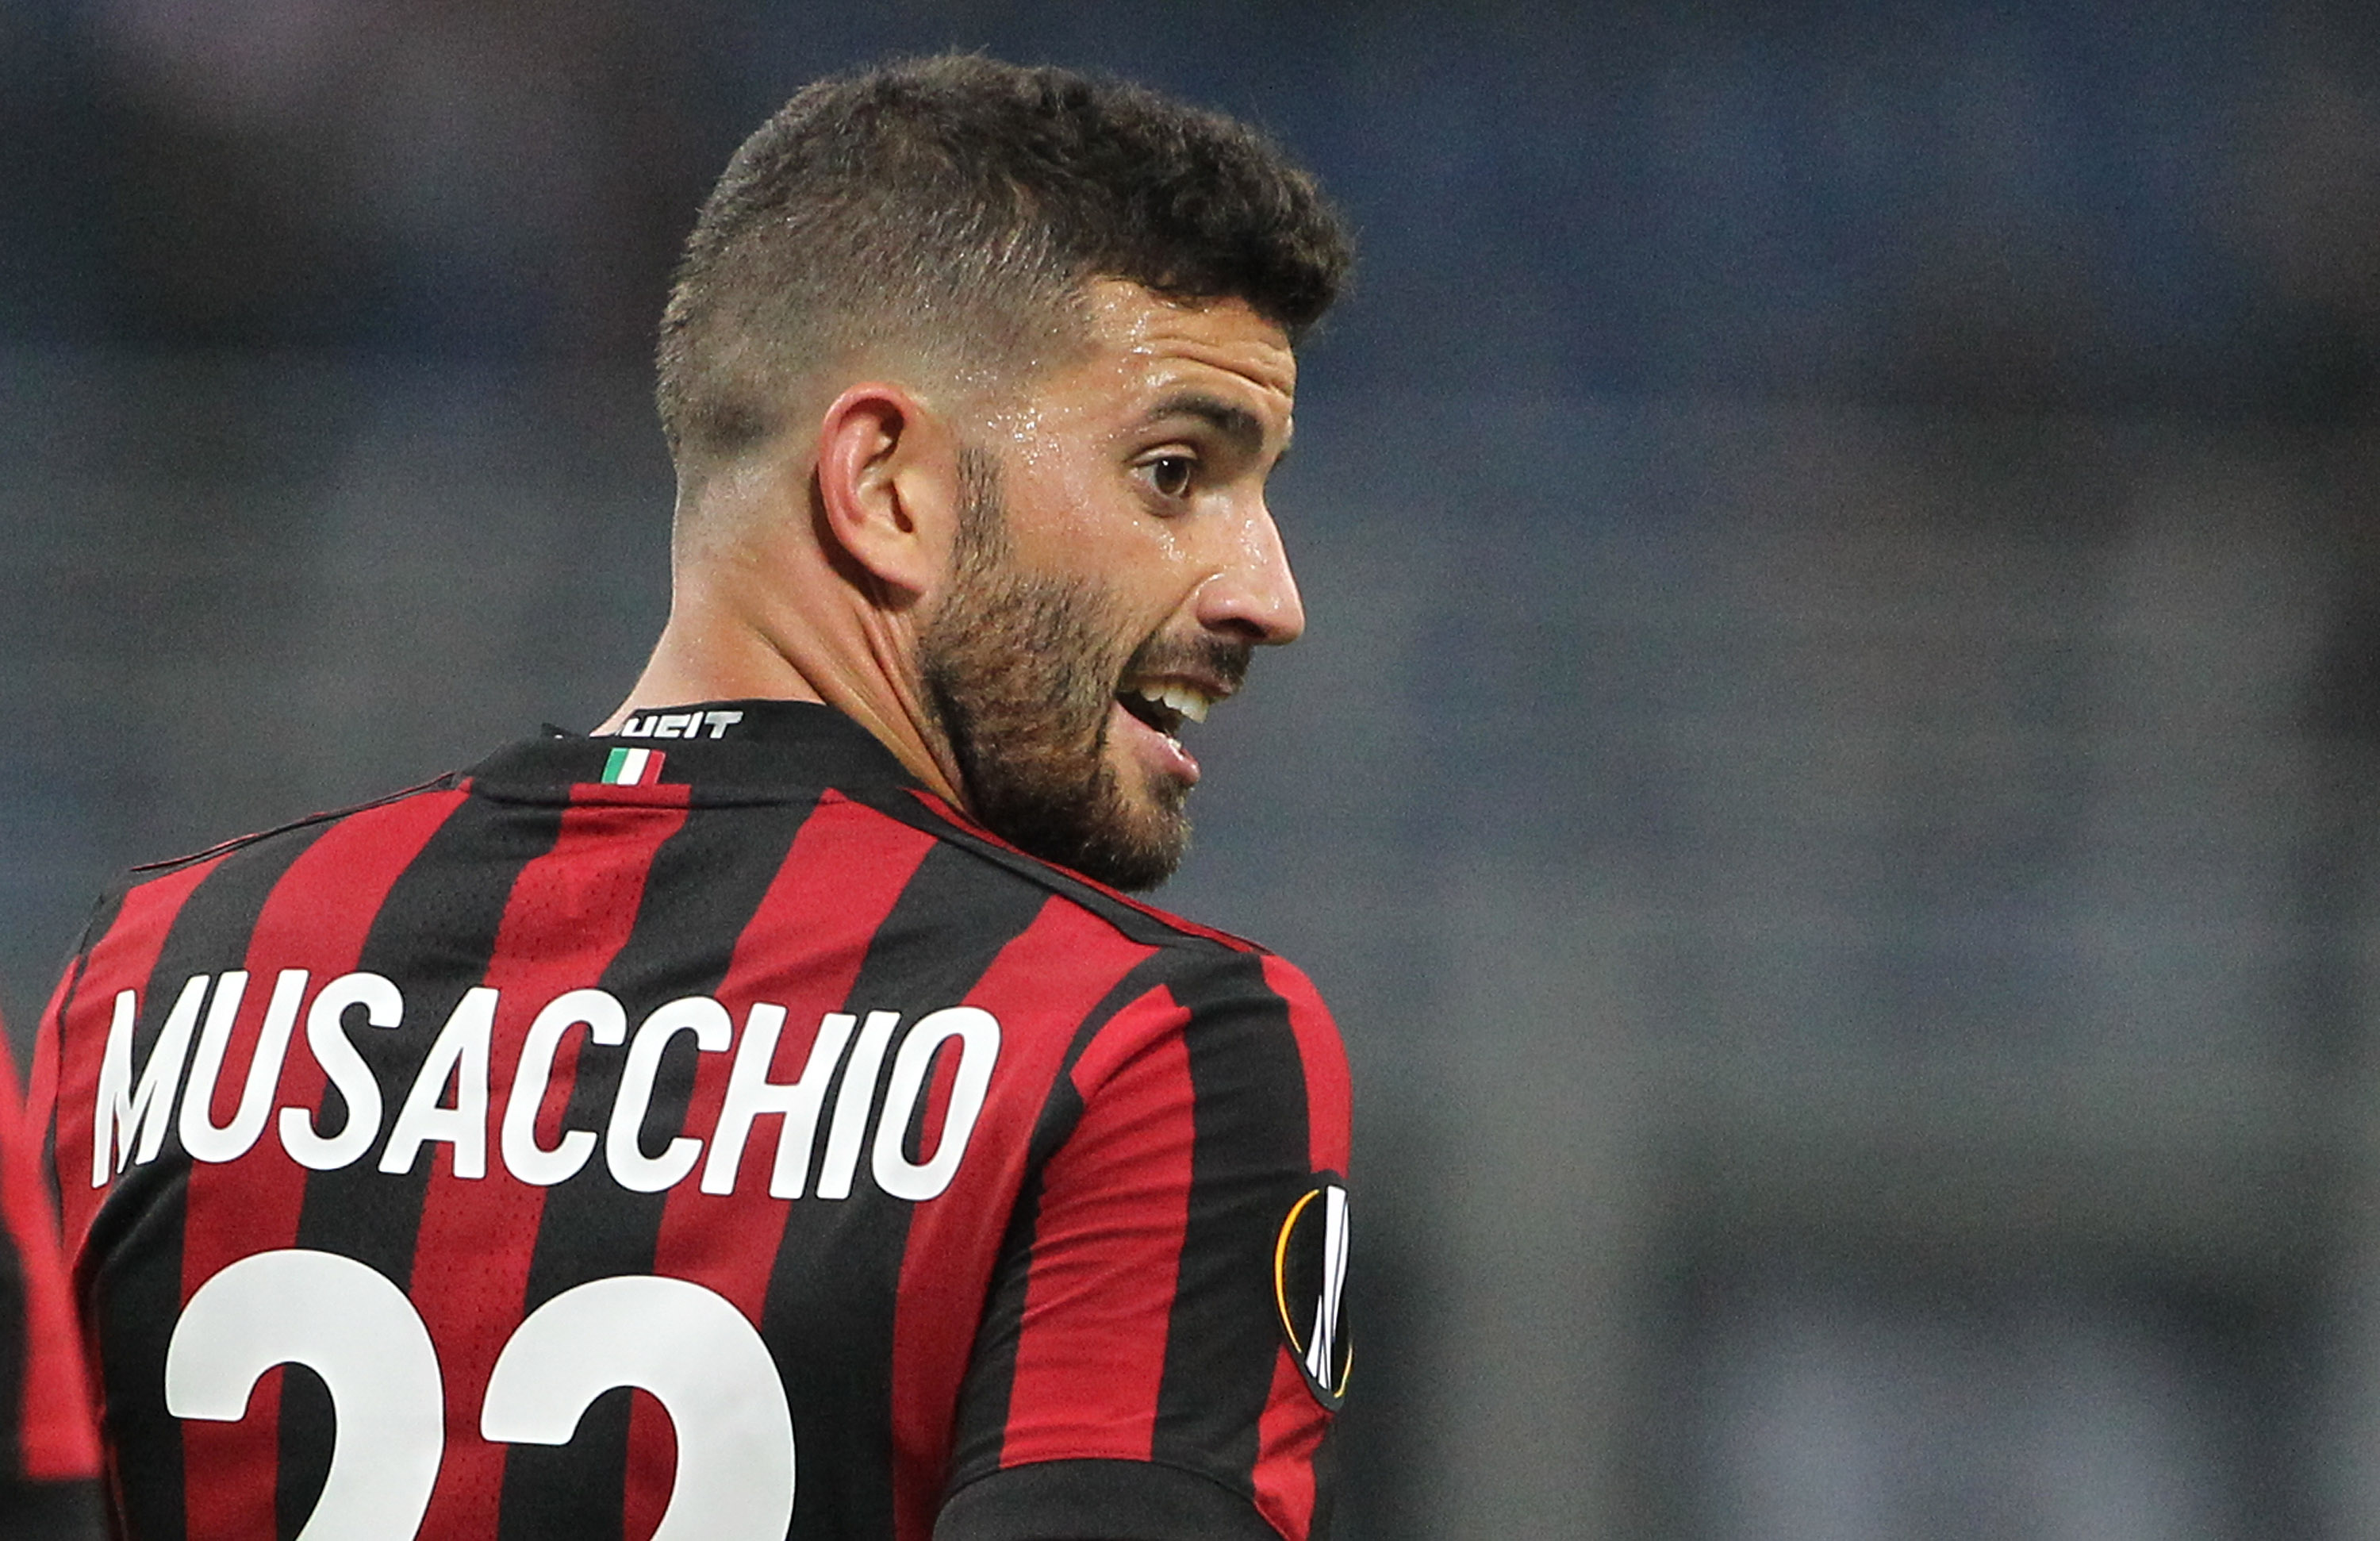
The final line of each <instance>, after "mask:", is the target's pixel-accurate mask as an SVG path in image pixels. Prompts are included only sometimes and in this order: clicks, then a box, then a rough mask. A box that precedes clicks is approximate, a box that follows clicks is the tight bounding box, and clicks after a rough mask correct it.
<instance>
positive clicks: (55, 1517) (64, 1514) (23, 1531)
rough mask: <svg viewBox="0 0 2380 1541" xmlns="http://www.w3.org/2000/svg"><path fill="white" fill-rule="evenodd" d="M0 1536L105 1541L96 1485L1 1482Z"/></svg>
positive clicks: (23, 1540) (22, 1540) (14, 1540)
mask: <svg viewBox="0 0 2380 1541" xmlns="http://www.w3.org/2000/svg"><path fill="white" fill-rule="evenodd" d="M0 1535H6V1536H7V1537H8V1541H104V1537H105V1536H106V1535H107V1527H106V1525H105V1524H104V1523H103V1522H102V1520H101V1511H100V1501H99V1484H98V1483H96V1482H88V1481H86V1482H19V1481H16V1480H12V1479H6V1478H0Z"/></svg>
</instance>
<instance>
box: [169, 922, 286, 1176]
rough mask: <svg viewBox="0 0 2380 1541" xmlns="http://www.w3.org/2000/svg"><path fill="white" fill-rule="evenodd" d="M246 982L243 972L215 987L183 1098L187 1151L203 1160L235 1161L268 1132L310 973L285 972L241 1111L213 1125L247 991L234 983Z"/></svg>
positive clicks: (246, 1084)
mask: <svg viewBox="0 0 2380 1541" xmlns="http://www.w3.org/2000/svg"><path fill="white" fill-rule="evenodd" d="M235 979H237V980H238V981H240V982H241V984H242V985H245V984H246V983H247V979H248V977H247V976H246V975H244V974H226V975H225V976H224V977H223V980H222V982H221V983H219V984H217V985H216V986H215V1000H214V1005H213V1006H212V1008H211V1009H209V1011H208V1012H207V1025H206V1027H205V1028H204V1029H203V1030H202V1031H201V1032H200V1034H199V1052H198V1056H197V1057H196V1058H195V1059H193V1060H192V1061H191V1062H190V1085H189V1089H188V1091H185V1092H184V1093H183V1094H182V1123H181V1135H182V1148H183V1149H185V1150H187V1151H188V1152H189V1153H190V1159H193V1160H198V1161H235V1160H237V1159H239V1158H240V1157H242V1156H244V1155H246V1154H248V1147H249V1146H252V1145H254V1144H255V1143H256V1139H257V1136H258V1135H261V1134H263V1133H264V1121H265V1119H266V1118H268V1117H269V1116H271V1114H272V1112H273V1089H274V1085H275V1083H277V1082H278V1081H279V1080H280V1079H281V1062H282V1059H283V1058H284V1057H285V1055H286V1054H287V1053H288V1052H289V1034H290V1031H291V1029H293V1028H295V1027H296V1026H297V1006H298V1003H299V1002H300V1001H304V1000H305V999H306V971H305V970H304V969H302V968H285V969H283V970H282V971H281V977H279V978H277V979H275V980H273V1003H272V1004H271V1005H269V1006H267V1007H265V1009H264V1031H263V1033H262V1035H261V1037H258V1039H257V1041H256V1057H255V1058H254V1059H252V1060H250V1061H249V1065H248V1079H247V1081H246V1082H244V1083H242V1085H241V1086H240V1089H239V1107H238V1108H237V1110H235V1111H234V1112H233V1113H232V1115H231V1122H229V1123H226V1124H222V1125H218V1124H217V1123H216V1122H215V1121H214V1106H213V1105H214V1099H215V1082H216V1081H217V1080H218V1079H219V1078H220V1077H221V1076H222V1074H223V1063H224V1054H225V1050H228V1049H229V1048H230V1046H231V1027H232V1021H233V1019H234V1018H235V1017H237V1015H238V1013H239V998H240V996H241V994H242V993H243V992H242V991H241V990H239V989H233V988H232V981H233V980H235Z"/></svg>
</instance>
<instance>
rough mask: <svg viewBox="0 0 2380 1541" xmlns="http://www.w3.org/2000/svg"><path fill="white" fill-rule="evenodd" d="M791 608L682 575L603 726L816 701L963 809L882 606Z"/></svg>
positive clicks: (953, 774)
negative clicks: (779, 608) (693, 706)
mask: <svg viewBox="0 0 2380 1541" xmlns="http://www.w3.org/2000/svg"><path fill="white" fill-rule="evenodd" d="M764 591H765V589H764ZM790 608H791V611H792V613H788V614H781V615H774V616H771V615H767V614H755V613H752V612H750V611H748V610H747V609H744V608H742V607H739V606H736V605H735V604H732V603H728V602H723V601H722V600H721V598H720V597H719V596H717V595H716V594H715V593H714V592H712V591H711V590H710V588H709V587H708V586H706V585H703V584H700V583H698V582H688V581H686V575H684V574H681V575H680V583H679V590H678V597H677V600H676V601H675V602H674V603H673V605H672V607H671V610H670V618H669V623H668V625H664V626H663V627H662V635H661V639H660V641H659V642H657V643H656V644H655V645H654V648H653V652H652V657H651V658H650V660H648V661H646V664H645V668H644V672H643V673H641V674H639V675H638V676H637V683H636V685H635V686H634V687H633V688H632V689H630V690H629V692H628V695H627V698H626V699H625V700H623V701H622V702H621V703H620V705H619V707H618V708H617V709H616V710H613V713H612V714H611V716H609V717H607V718H605V719H604V720H603V722H602V725H601V727H600V728H598V729H597V730H596V731H597V732H599V733H611V732H614V731H616V730H617V729H618V728H619V727H620V725H621V724H622V723H624V722H626V721H627V720H628V718H629V717H630V716H632V715H634V714H636V713H637V712H641V711H648V710H654V709H656V708H661V707H670V706H683V705H686V704H688V703H691V702H695V701H722V700H781V701H816V702H819V703H820V704H822V705H826V706H831V707H833V708H834V709H835V710H838V711H841V712H842V713H843V714H844V716H846V717H849V718H851V719H852V720H853V721H854V722H857V723H858V724H859V725H860V726H861V727H863V728H866V729H867V730H868V732H869V733H870V734H873V735H874V736H875V737H876V739H877V741H878V742H880V743H881V744H882V745H883V746H885V747H886V748H887V749H890V750H891V751H892V754H893V756H894V758H898V759H899V760H900V761H901V763H902V765H903V766H904V767H905V769H906V770H907V771H909V773H910V774H911V775H913V776H916V777H917V779H918V781H919V782H920V783H923V784H924V785H925V787H926V788H927V790H929V791H930V792H932V793H934V794H935V795H938V796H940V797H941V798H943V799H944V800H945V801H947V802H949V803H951V804H953V806H955V807H965V806H966V802H965V797H964V796H962V795H961V794H960V792H959V790H958V777H957V774H956V772H955V770H954V768H953V767H950V766H947V765H945V764H944V763H943V762H942V759H941V756H939V755H937V754H936V753H935V752H934V750H933V748H932V747H931V746H932V745H934V744H937V743H939V742H940V735H939V734H932V733H931V732H930V730H929V727H928V722H929V719H928V717H927V715H926V713H925V712H924V710H922V703H921V702H920V701H919V700H918V699H917V693H916V692H915V691H914V690H913V689H911V688H909V687H908V686H907V685H906V683H905V680H904V679H903V677H902V675H903V673H904V671H902V670H901V669H900V668H899V667H898V660H899V659H900V658H901V657H902V656H904V655H903V654H902V653H901V652H900V651H899V650H898V639H897V638H896V637H894V636H893V635H892V627H891V626H889V625H887V624H886V623H885V621H884V618H883V617H882V615H881V614H880V613H878V612H875V611H873V610H868V611H867V612H865V613H853V612H852V611H851V610H850V609H849V607H847V606H836V605H834V604H833V603H832V599H831V598H830V599H828V600H827V601H826V602H825V603H823V604H821V605H819V606H816V607H811V606H803V605H799V604H796V605H795V606H792V607H790ZM819 615H831V616H839V617H841V618H842V619H843V620H844V625H840V626H836V625H819V624H818V623H817V622H816V621H815V620H814V619H812V617H815V616H819ZM772 622H773V623H775V624H771V623H772Z"/></svg>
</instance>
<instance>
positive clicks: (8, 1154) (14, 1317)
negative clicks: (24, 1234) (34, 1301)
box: [0, 1145, 34, 1513]
mask: <svg viewBox="0 0 2380 1541" xmlns="http://www.w3.org/2000/svg"><path fill="white" fill-rule="evenodd" d="M23 1159H25V1157H24V1156H23V1155H22V1154H20V1153H19V1150H18V1147H15V1146H13V1145H7V1146H0V1169H5V1163H6V1162H7V1161H10V1160H23ZM7 1181H8V1174H7V1172H6V1170H0V1183H6V1182H7ZM17 1248H18V1238H17V1237H15V1236H13V1235H11V1234H10V1233H9V1232H8V1229H7V1228H6V1226H0V1442H5V1443H6V1447H7V1448H6V1450H0V1479H5V1478H6V1477H9V1476H12V1475H22V1474H23V1473H24V1469H25V1430H24V1427H23V1424H22V1421H23V1418H24V1415H25V1411H26V1409H25V1367H26V1364H27V1361H29V1360H30V1358H31V1357H32V1335H33V1331H34V1327H33V1313H32V1312H31V1311H30V1309H29V1308H28V1298H27V1297H28V1295H29V1294H30V1290H29V1289H28V1287H27V1285H26V1282H25V1262H24V1256H23V1255H22V1254H21V1253H19V1252H18V1250H17ZM5 1512H6V1511H0V1513H5Z"/></svg>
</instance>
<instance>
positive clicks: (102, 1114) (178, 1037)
mask: <svg viewBox="0 0 2380 1541" xmlns="http://www.w3.org/2000/svg"><path fill="white" fill-rule="evenodd" d="M247 977H248V976H246V975H244V974H243V975H241V976H240V978H242V979H246V978H247ZM207 978H208V976H206V975H204V974H194V975H192V976H191V977H190V982H189V983H188V984H187V985H184V986H183V987H182V993H181V996H180V998H179V999H177V1000H176V1001H175V1002H174V1009H173V1010H172V1011H171V1012H169V1013H166V1015H165V1026H164V1031H162V1032H160V1033H159V1034H158V1035H157V1042H156V1044H155V1045H154V1046H153V1047H152V1048H151V1049H150V1050H149V1062H148V1063H147V1064H146V1065H143V1066H142V1067H141V1070H140V1086H139V1087H138V1088H137V1089H136V1088H135V1087H134V1086H133V1084H132V1029H133V1025H135V1024H136V1023H138V1022H139V1021H140V995H139V993H138V992H137V991H134V990H128V989H120V990H117V991H116V992H115V1021H114V1022H112V1023H111V1024H109V1025H108V1029H107V1049H106V1050H105V1051H104V1052H103V1054H102V1055H101V1057H100V1062H99V1100H98V1106H96V1107H95V1108H93V1109H92V1110H91V1186H92V1187H94V1188H103V1187H105V1186H107V1179H108V1176H109V1172H110V1171H111V1167H112V1170H113V1171H123V1170H124V1167H125V1163H126V1162H128V1161H133V1160H140V1161H151V1160H154V1159H156V1157H157V1150H158V1147H160V1146H162V1145H164V1141H165V1121H166V1119H167V1117H168V1116H169V1115H170V1111H171V1110H172V1107H173V1102H174V1085H175V1083H176V1082H177V1081H179V1080H180V1079H181V1078H182V1057H183V1056H184V1055H185V1054H188V1052H189V1051H190V1028H191V1025H193V1024H195V1023H196V1022H197V1021H198V1020H199V1002H200V1001H201V1000H203V999H205V997H206V993H207ZM136 1135H137V1140H136ZM136 1145H137V1148H136ZM111 1154H114V1155H115V1160H114V1161H113V1163H111V1162H110V1160H109V1157H110V1155H111Z"/></svg>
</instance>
